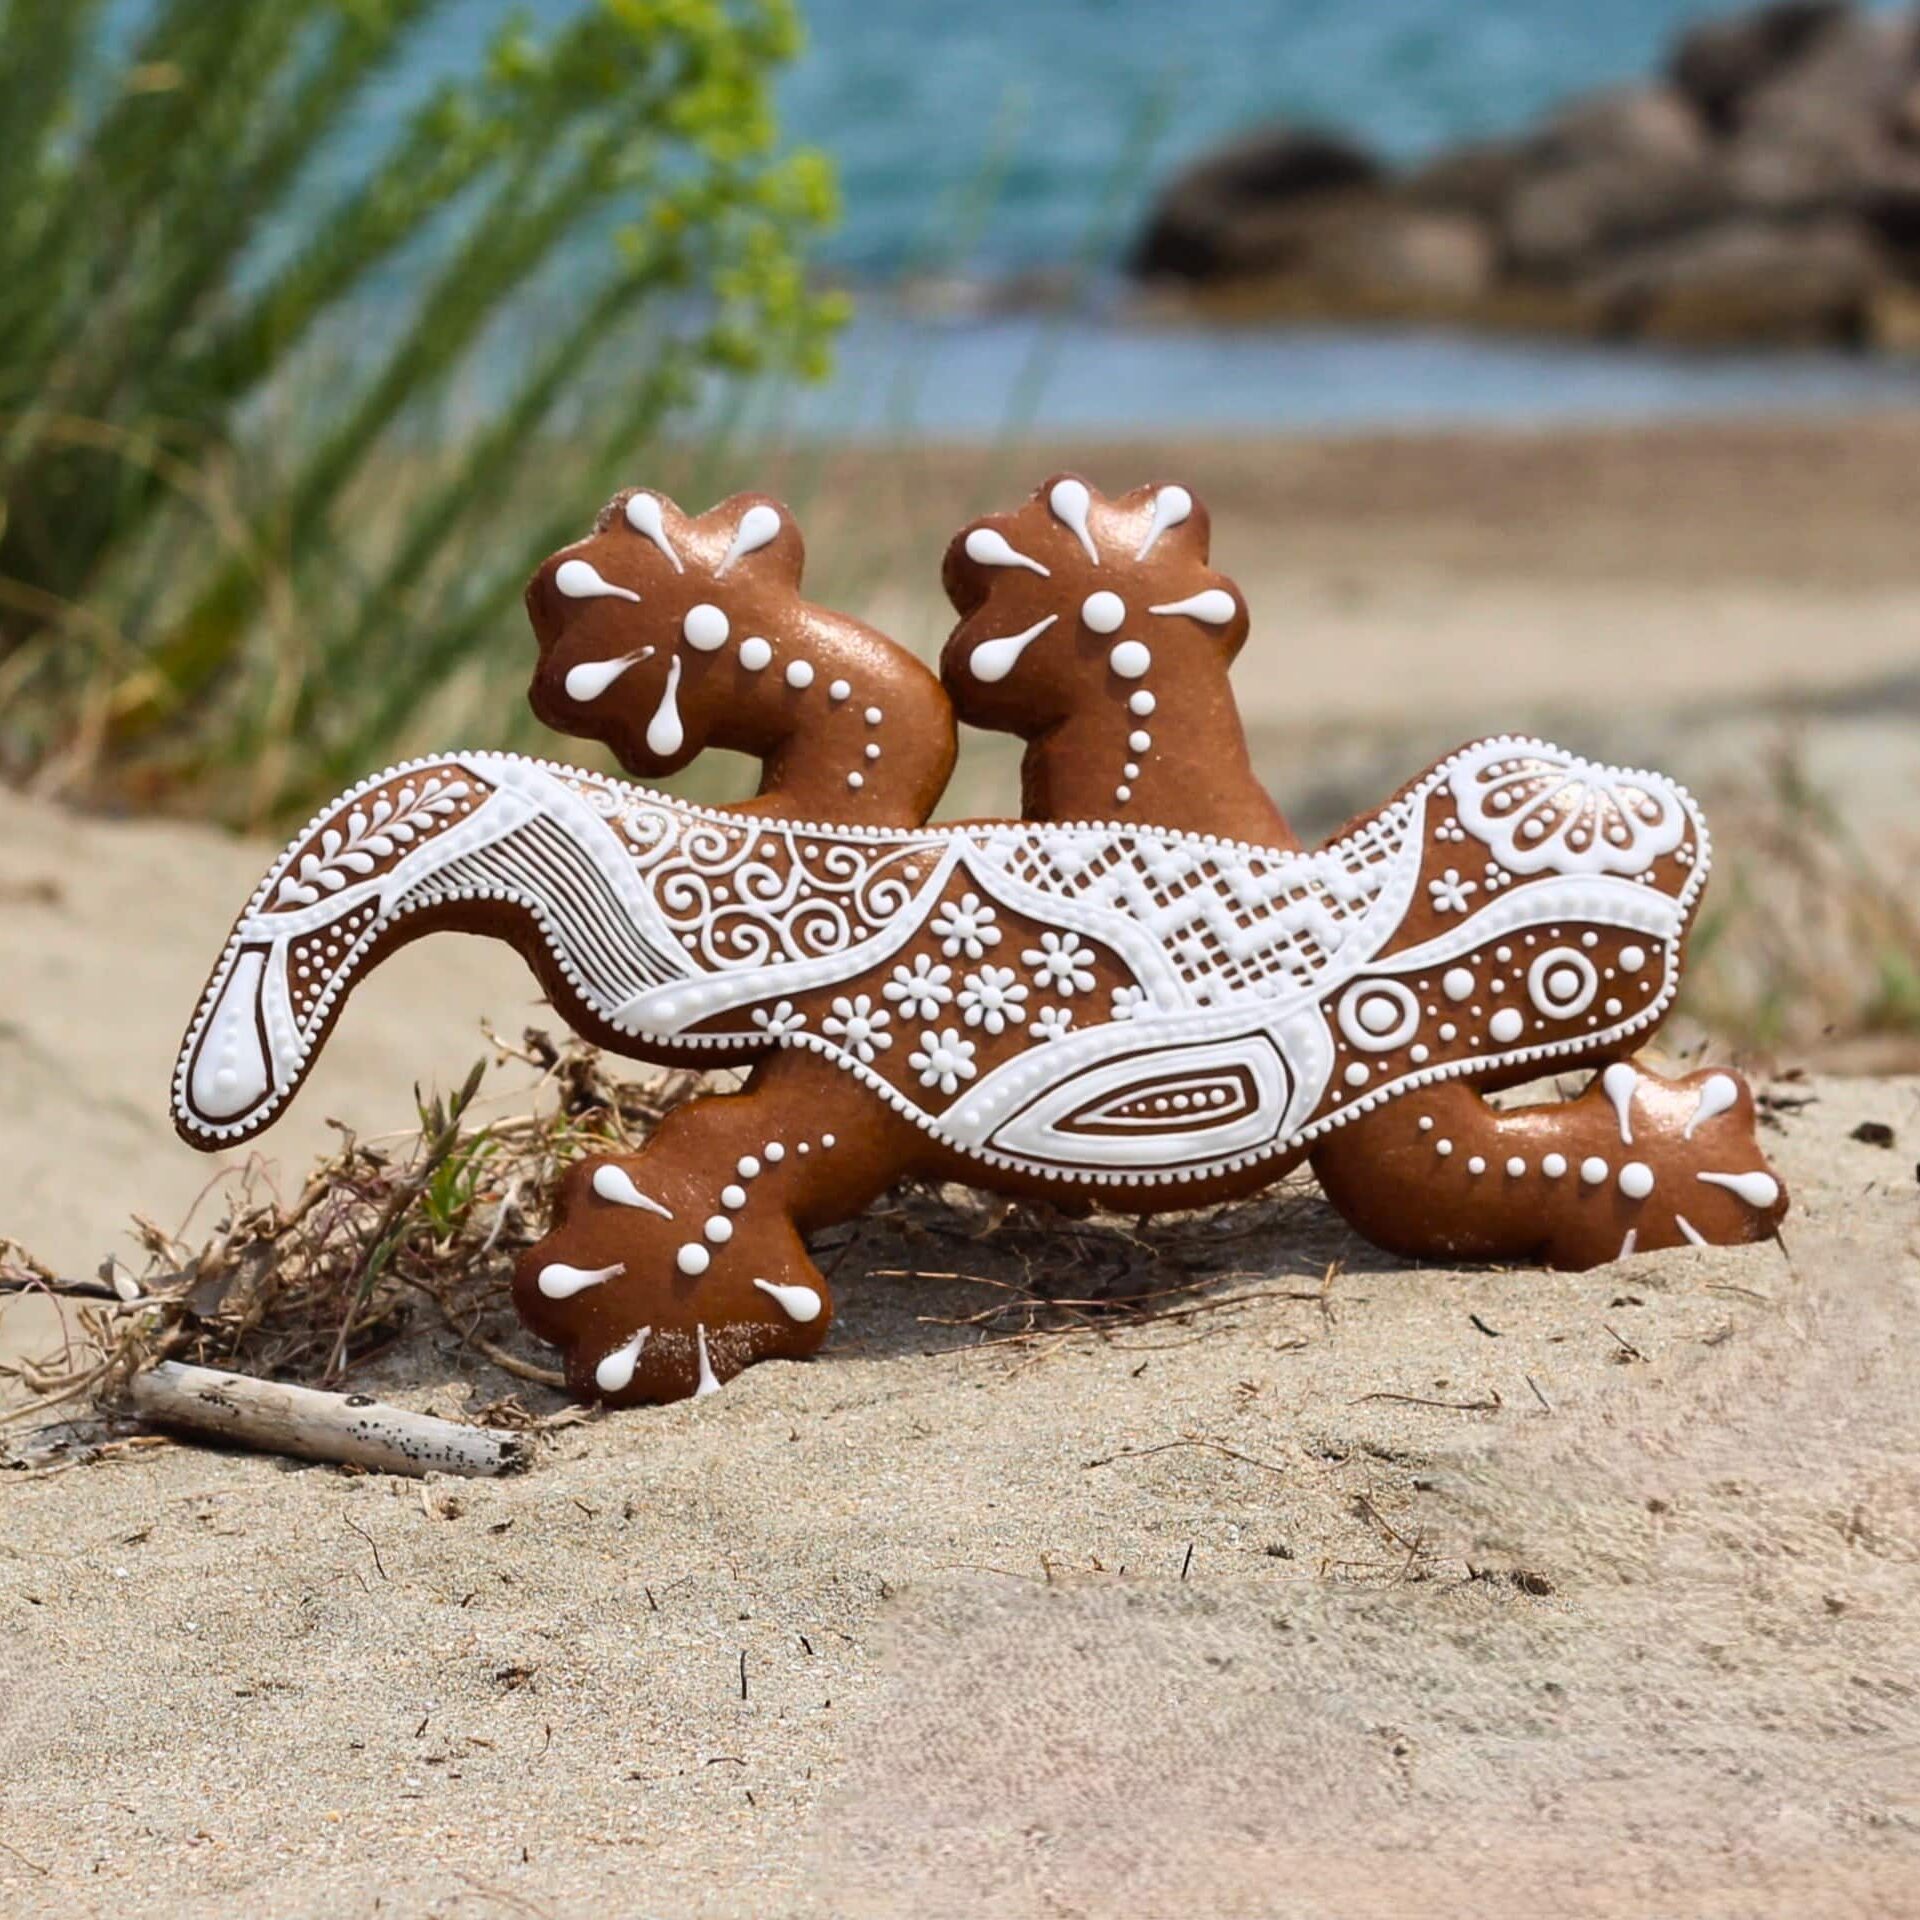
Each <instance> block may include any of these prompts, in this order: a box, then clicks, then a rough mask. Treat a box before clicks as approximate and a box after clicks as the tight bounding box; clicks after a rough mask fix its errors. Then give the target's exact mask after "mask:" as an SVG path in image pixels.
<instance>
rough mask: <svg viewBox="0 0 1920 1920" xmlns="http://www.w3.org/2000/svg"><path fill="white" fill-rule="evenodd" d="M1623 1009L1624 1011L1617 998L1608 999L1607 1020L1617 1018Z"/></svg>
mask: <svg viewBox="0 0 1920 1920" xmlns="http://www.w3.org/2000/svg"><path fill="white" fill-rule="evenodd" d="M1623 1011H1624V1009H1623V1008H1622V1006H1621V1004H1620V1002H1619V1001H1618V1000H1609V1001H1608V1002H1607V1018H1608V1019H1609V1020H1617V1019H1619V1017H1620V1015H1621V1013H1622V1012H1623Z"/></svg>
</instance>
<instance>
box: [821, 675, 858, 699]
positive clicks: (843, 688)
mask: <svg viewBox="0 0 1920 1920" xmlns="http://www.w3.org/2000/svg"><path fill="white" fill-rule="evenodd" d="M852 691H853V683H852V682H851V681H850V680H836V681H835V682H834V683H833V685H832V686H830V687H829V688H828V689H827V698H828V699H829V700H844V699H845V698H846V697H847V695H848V694H850V693H851V692H852Z"/></svg>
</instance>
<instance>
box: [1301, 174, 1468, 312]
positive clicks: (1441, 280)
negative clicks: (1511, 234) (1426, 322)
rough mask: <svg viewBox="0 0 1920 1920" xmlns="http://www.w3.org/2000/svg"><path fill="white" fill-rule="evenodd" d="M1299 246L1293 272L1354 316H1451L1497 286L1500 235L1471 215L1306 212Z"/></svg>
mask: <svg viewBox="0 0 1920 1920" xmlns="http://www.w3.org/2000/svg"><path fill="white" fill-rule="evenodd" d="M1294 240H1295V247H1294V254H1293V259H1292V261H1291V262H1290V265H1291V268H1292V270H1293V271H1294V272H1295V273H1298V274H1303V275H1307V276H1310V277H1311V278H1313V279H1314V280H1316V281H1318V282H1319V283H1320V284H1322V285H1324V286H1325V287H1326V288H1327V290H1328V293H1329V295H1330V297H1331V301H1332V304H1334V305H1336V306H1345V307H1348V308H1350V309H1358V310H1363V311H1374V312H1381V313H1402V314H1418V313H1433V312H1441V311H1447V310H1449V309H1452V308H1454V307H1456V306H1460V305H1464V304H1466V303H1468V302H1470V301H1472V300H1474V299H1475V298H1477V297H1478V296H1479V295H1481V294H1482V293H1484V292H1485V291H1486V289H1487V287H1488V286H1489V285H1490V284H1491V282H1492V278H1493V267H1494V239H1493V233H1492V231H1491V229H1490V228H1489V227H1488V226H1487V225H1486V224H1485V223H1484V222H1483V221H1480V220H1476V219H1474V218H1473V217H1472V216H1471V215H1469V214H1459V213H1441V212H1435V211H1431V210H1428V209H1425V208H1420V207H1412V206H1405V205H1400V204H1396V203H1393V202H1389V201H1379V200H1376V201H1373V202H1371V203H1369V204H1366V205H1360V206H1348V207H1343V208H1338V209H1336V208H1332V207H1328V208H1326V209H1325V210H1324V211H1321V212H1317V213H1316V212H1314V211H1313V210H1311V209H1307V208H1302V209H1301V212H1300V219H1299V225H1298V228H1297V231H1296V234H1295V236H1294Z"/></svg>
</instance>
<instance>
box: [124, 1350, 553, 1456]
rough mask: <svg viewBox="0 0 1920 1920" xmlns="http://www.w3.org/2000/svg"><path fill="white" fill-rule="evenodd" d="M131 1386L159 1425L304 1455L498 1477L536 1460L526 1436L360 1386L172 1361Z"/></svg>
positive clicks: (138, 1405)
mask: <svg viewBox="0 0 1920 1920" xmlns="http://www.w3.org/2000/svg"><path fill="white" fill-rule="evenodd" d="M130 1392H131V1394H132V1398H133V1404H134V1407H135V1409H136V1410H137V1411H138V1412H139V1414H140V1415H141V1417H142V1418H143V1419H146V1420H151V1421H152V1422H154V1423H155V1424H156V1425H158V1426H165V1427H176V1428H180V1429H182V1430H184V1431H186V1432H188V1433H194V1434H198V1435H200V1436H201V1437H203V1438H209V1439H217V1440H228V1441H234V1442H237V1443H238V1444H240V1445H241V1446H247V1447H254V1448H257V1449H258V1450H260V1451H261V1452H265V1453H287V1454H293V1455H296V1456H297V1457H298V1458H300V1459H303V1460H328V1461H333V1462H336V1463H339V1464H341V1465H347V1466H357V1467H367V1468H370V1469H372V1470H373V1471H375V1472H377V1473H404V1474H412V1475H415V1476H418V1475H421V1474H427V1473H457V1474H466V1475H482V1476H492V1475H497V1474H505V1473H518V1472H520V1471H521V1470H522V1469H523V1468H525V1467H526V1466H528V1465H529V1464H531V1458H532V1456H531V1451H530V1449H529V1447H528V1445H527V1442H526V1440H525V1439H524V1438H523V1437H522V1436H521V1435H518V1434H512V1433H499V1432H495V1431H493V1430H491V1429H488V1428H485V1427H472V1426H467V1425H465V1424H463V1423H462V1422H459V1421H455V1420H441V1419H438V1418H436V1417H435V1416H434V1415H432V1414H430V1413H412V1412H409V1411H408V1410H407V1409H406V1408H405V1407H393V1406H386V1405H384V1404H382V1403H381V1402H380V1401H378V1400H373V1399H369V1398H368V1397H367V1395H365V1394H360V1393H351V1394H342V1393H322V1392H320V1391H319V1390H318V1389H317V1388H314V1387H294V1386H287V1385H285V1384H283V1383H282V1382H280V1381H275V1380H256V1379H254V1378H252V1377H251V1376H249V1375H247V1374H242V1373H219V1372H216V1371H214V1369H212V1368H211V1367H189V1366H182V1365H181V1364H180V1363H179V1362H178V1361H172V1360H168V1361H163V1362H162V1363H161V1364H160V1365H159V1366H157V1367H152V1368H149V1369H148V1370H147V1371H146V1372H145V1373H137V1374H135V1375H134V1377H133V1380H132V1382H131V1386H130Z"/></svg>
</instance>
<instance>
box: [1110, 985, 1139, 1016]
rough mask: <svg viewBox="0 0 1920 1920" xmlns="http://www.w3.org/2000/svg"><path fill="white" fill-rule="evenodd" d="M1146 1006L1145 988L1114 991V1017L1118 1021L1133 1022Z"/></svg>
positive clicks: (1126, 988) (1115, 989) (1116, 988)
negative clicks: (1135, 1016) (1134, 1017)
mask: <svg viewBox="0 0 1920 1920" xmlns="http://www.w3.org/2000/svg"><path fill="white" fill-rule="evenodd" d="M1146 1004H1147V990H1146V988H1145V987H1115V988H1114V990H1113V1017H1114V1018H1115V1019H1116V1020H1131V1019H1132V1018H1133V1016H1134V1015H1135V1014H1136V1013H1138V1012H1139V1011H1140V1009H1141V1008H1142V1007H1144V1006H1145V1005H1146Z"/></svg>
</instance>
